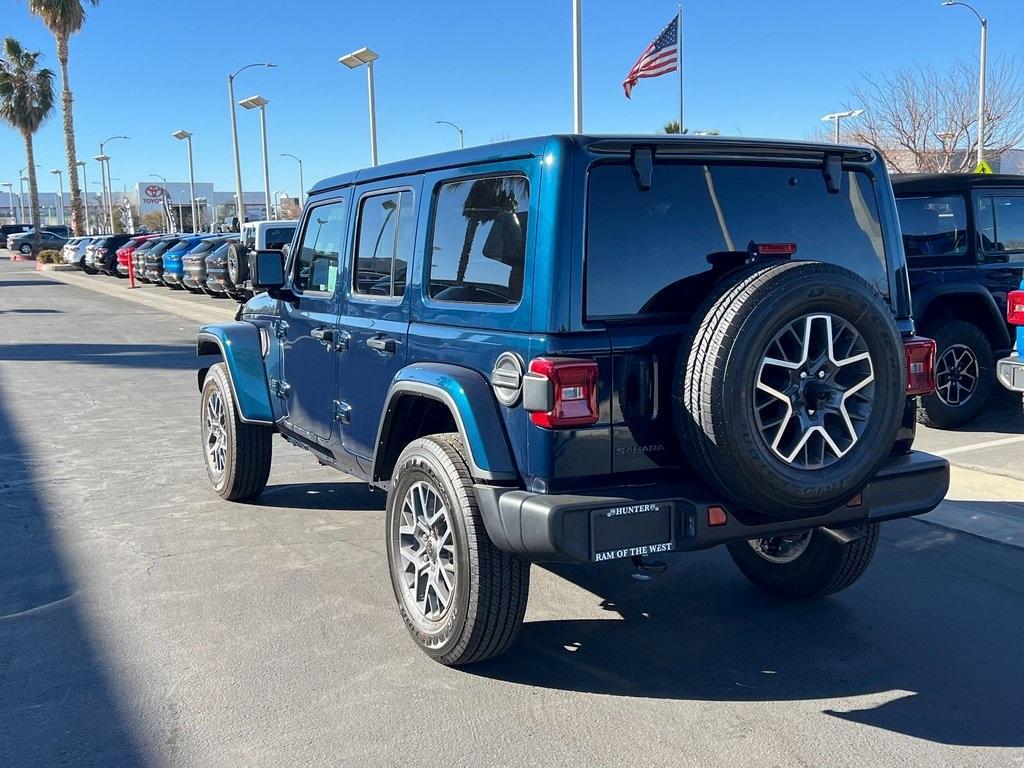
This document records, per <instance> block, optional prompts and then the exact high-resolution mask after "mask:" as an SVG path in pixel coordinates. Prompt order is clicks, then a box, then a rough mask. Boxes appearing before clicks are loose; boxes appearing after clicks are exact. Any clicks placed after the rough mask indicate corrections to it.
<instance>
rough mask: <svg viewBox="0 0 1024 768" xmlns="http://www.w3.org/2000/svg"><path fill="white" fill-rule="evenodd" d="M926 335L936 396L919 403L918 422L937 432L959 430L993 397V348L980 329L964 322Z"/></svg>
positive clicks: (923, 398)
mask: <svg viewBox="0 0 1024 768" xmlns="http://www.w3.org/2000/svg"><path fill="white" fill-rule="evenodd" d="M925 335H926V336H930V337H931V338H933V339H935V392H934V393H933V394H931V395H924V396H922V397H920V398H919V399H918V409H917V419H918V421H920V422H921V423H922V424H924V425H925V426H928V427H935V428H937V429H953V428H955V427H962V426H964V425H965V424H967V423H968V422H970V421H971V420H973V419H974V417H975V416H977V415H978V412H979V411H980V410H981V409H982V408H983V407H984V405H985V401H986V400H988V397H989V395H991V394H992V388H993V386H994V385H995V382H996V378H995V355H994V354H993V353H992V345H991V344H990V343H989V340H988V337H987V336H986V335H985V332H984V331H982V330H981V328H979V327H978V326H976V325H974V324H973V323H969V322H966V321H964V320H951V321H949V322H946V323H944V324H942V325H940V326H938V327H936V328H934V329H929V330H927V331H925Z"/></svg>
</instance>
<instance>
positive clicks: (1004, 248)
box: [978, 195, 1024, 262]
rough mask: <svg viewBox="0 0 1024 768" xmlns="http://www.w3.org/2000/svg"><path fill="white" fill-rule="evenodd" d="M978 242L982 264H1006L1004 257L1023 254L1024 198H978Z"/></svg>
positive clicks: (1004, 196)
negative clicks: (986, 262) (991, 262)
mask: <svg viewBox="0 0 1024 768" xmlns="http://www.w3.org/2000/svg"><path fill="white" fill-rule="evenodd" d="M978 239H979V241H980V243H981V250H982V252H983V256H982V259H983V260H984V261H995V262H999V261H1007V260H1008V257H1007V254H1010V253H1021V252H1024V196H1014V195H991V196H989V195H985V196H983V197H981V198H979V199H978Z"/></svg>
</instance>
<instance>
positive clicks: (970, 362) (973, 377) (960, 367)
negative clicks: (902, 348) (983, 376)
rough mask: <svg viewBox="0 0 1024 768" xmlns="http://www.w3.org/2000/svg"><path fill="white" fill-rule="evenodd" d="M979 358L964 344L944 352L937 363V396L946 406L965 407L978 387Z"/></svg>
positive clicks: (951, 347)
mask: <svg viewBox="0 0 1024 768" xmlns="http://www.w3.org/2000/svg"><path fill="white" fill-rule="evenodd" d="M978 377H979V370H978V356H977V355H975V354H974V351H973V350H972V349H971V348H970V347H968V346H966V345H964V344H953V345H951V346H950V347H948V348H946V349H945V350H943V352H942V354H941V355H940V356H939V359H938V360H937V361H936V362H935V385H936V386H935V394H936V395H937V396H938V398H939V400H941V401H942V402H944V403H945V404H946V405H950V406H953V407H959V406H961V405H964V404H965V403H966V402H967V401H968V400H970V399H971V397H973V396H974V391H975V389H977V386H978Z"/></svg>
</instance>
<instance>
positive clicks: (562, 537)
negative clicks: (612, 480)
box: [476, 451, 949, 562]
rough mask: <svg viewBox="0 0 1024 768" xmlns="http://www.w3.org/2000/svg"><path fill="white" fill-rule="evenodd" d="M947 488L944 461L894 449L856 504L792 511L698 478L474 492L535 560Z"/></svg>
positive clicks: (580, 556)
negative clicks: (714, 514)
mask: <svg viewBox="0 0 1024 768" xmlns="http://www.w3.org/2000/svg"><path fill="white" fill-rule="evenodd" d="M948 489H949V462H947V461H946V460H945V459H943V458H940V457H938V456H932V455H931V454H927V453H922V452H920V451H913V452H911V453H909V454H906V455H904V456H895V457H893V458H891V459H890V460H889V461H888V462H887V463H886V464H885V465H884V466H883V467H882V469H881V470H880V471H879V473H878V474H877V475H876V476H875V479H874V480H872V481H871V483H870V484H869V485H868V487H867V488H865V489H864V492H863V493H862V494H861V498H860V503H859V504H856V505H855V506H846V507H842V508H840V509H837V510H834V511H832V512H830V513H828V514H826V515H820V516H818V517H809V518H800V519H798V520H784V521H779V520H772V519H769V518H766V517H763V516H760V515H757V514H754V513H744V512H741V511H735V512H734V511H732V510H730V509H729V506H728V503H727V502H725V501H724V500H723V499H721V498H716V497H715V496H714V495H713V494H712V493H711V491H710V490H709V489H708V488H706V487H704V486H701V485H696V484H693V485H645V486H635V487H630V488H615V489H612V490H610V491H608V492H607V493H605V492H600V491H598V492H594V493H587V494H543V493H531V492H529V491H522V490H507V489H503V488H497V487H494V486H477V488H476V496H477V501H478V503H479V506H480V510H481V513H482V514H483V517H484V523H485V525H486V528H487V533H488V534H489V535H490V537H491V539H492V540H493V541H494V543H495V545H496V546H497V547H498V548H499V549H502V550H504V551H506V552H511V553H513V554H516V555H519V556H521V557H525V558H528V559H530V560H537V561H555V562H596V561H603V560H613V559H618V558H622V557H630V556H633V555H649V554H656V553H658V552H678V551H686V550H693V549H704V548H706V547H711V546H715V545H716V544H725V543H728V542H731V541H745V540H747V539H753V538H759V537H762V536H774V535H779V534H783V533H790V532H794V531H800V530H806V529H808V528H833V529H843V528H854V527H857V526H861V525H863V524H864V523H875V522H882V521H884V520H895V519H896V518H900V517H911V516H913V515H923V514H925V513H926V512H930V511H931V510H933V509H935V507H936V506H938V504H939V502H941V501H942V499H943V498H945V496H946V491H947V490H948ZM714 506H719V507H722V508H724V509H726V510H727V514H726V522H725V523H724V524H721V525H711V524H710V523H709V515H708V508H709V507H714Z"/></svg>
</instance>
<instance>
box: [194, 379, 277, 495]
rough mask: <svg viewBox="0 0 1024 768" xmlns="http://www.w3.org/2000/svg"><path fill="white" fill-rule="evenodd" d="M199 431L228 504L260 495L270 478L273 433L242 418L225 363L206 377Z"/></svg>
mask: <svg viewBox="0 0 1024 768" xmlns="http://www.w3.org/2000/svg"><path fill="white" fill-rule="evenodd" d="M199 428H200V433H201V435H202V443H203V455H204V457H205V460H206V474H207V475H208V476H209V478H210V482H211V483H212V484H213V489H214V490H215V491H216V492H217V493H218V494H219V495H220V496H221V498H224V499H227V500H229V501H244V500H246V499H251V498H253V497H255V496H259V495H260V494H261V493H262V492H263V489H264V488H265V487H266V486H267V478H268V477H269V476H270V460H271V452H272V447H271V437H272V436H273V430H272V429H271V428H270V427H266V426H263V425H262V424H246V423H245V422H244V421H242V420H241V418H239V415H238V409H237V408H236V407H235V398H234V394H233V393H232V391H231V382H230V381H229V379H228V374H227V368H225V366H224V363H217V364H216V365H214V366H213V367H211V368H210V370H209V372H207V374H206V380H205V381H204V383H203V394H202V409H201V411H200V418H199Z"/></svg>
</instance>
